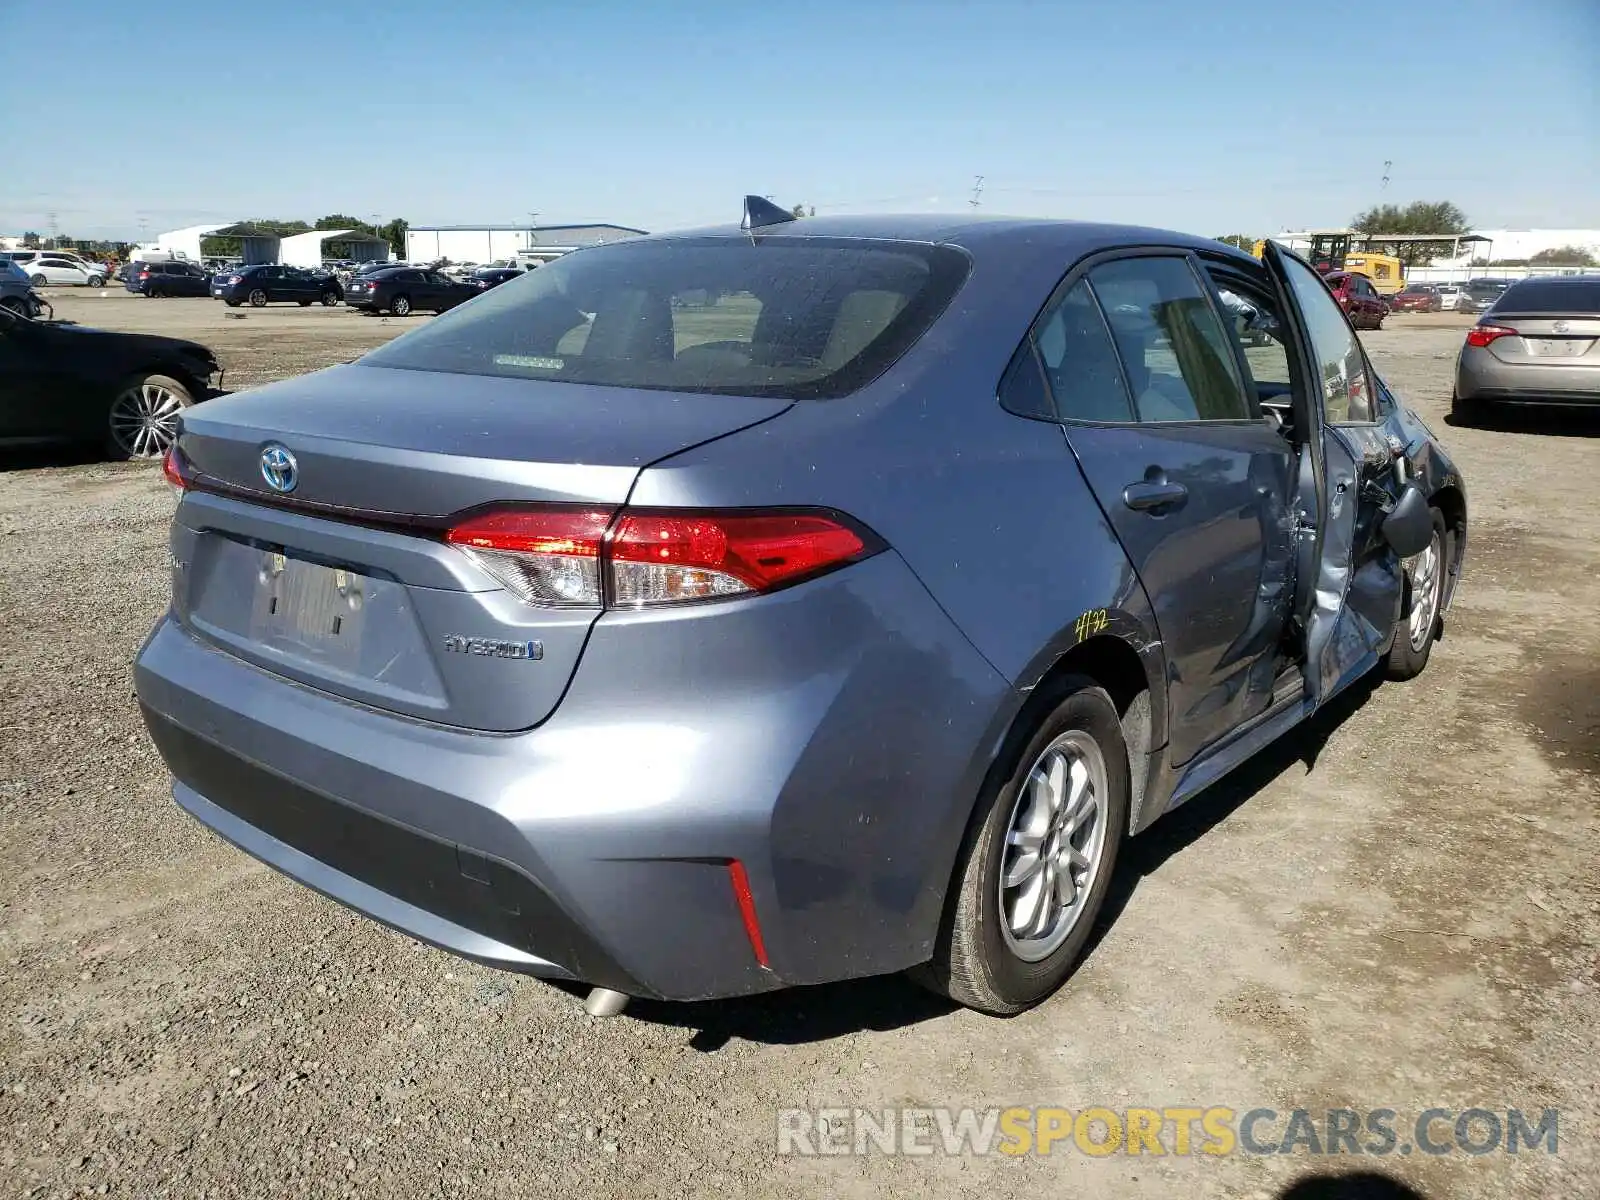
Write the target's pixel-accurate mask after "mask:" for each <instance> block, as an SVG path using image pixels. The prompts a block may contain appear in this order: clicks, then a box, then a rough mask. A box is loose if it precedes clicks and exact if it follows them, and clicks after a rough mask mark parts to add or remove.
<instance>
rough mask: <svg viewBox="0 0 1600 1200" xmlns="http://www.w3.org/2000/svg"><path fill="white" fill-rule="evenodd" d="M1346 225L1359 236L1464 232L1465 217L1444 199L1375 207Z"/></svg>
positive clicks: (1357, 215) (1465, 215)
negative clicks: (1359, 232) (1362, 234)
mask: <svg viewBox="0 0 1600 1200" xmlns="http://www.w3.org/2000/svg"><path fill="white" fill-rule="evenodd" d="M1350 224H1351V225H1352V226H1353V227H1354V228H1356V229H1359V230H1360V231H1361V232H1362V233H1466V232H1467V231H1468V225H1467V214H1466V213H1464V212H1462V211H1461V210H1460V209H1459V208H1457V207H1456V206H1455V205H1454V204H1452V203H1451V202H1450V201H1448V200H1413V201H1412V202H1411V203H1410V204H1408V205H1406V206H1405V207H1404V208H1401V207H1400V206H1399V205H1398V204H1379V205H1376V206H1375V207H1373V208H1369V209H1367V211H1366V212H1363V213H1357V214H1356V218H1355V220H1353V221H1351V222H1350Z"/></svg>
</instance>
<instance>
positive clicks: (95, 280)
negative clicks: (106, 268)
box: [89, 275, 106, 288]
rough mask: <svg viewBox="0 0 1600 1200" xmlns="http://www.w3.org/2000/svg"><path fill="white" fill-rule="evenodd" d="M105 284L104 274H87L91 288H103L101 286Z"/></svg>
mask: <svg viewBox="0 0 1600 1200" xmlns="http://www.w3.org/2000/svg"><path fill="white" fill-rule="evenodd" d="M105 285H106V280H105V276H104V275H91V276H89V286H90V287H92V288H103V287H105Z"/></svg>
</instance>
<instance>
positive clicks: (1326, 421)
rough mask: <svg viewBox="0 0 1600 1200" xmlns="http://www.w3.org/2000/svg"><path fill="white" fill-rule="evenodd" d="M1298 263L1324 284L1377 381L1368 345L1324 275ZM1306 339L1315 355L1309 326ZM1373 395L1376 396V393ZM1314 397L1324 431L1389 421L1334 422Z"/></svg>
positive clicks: (1375, 406)
mask: <svg viewBox="0 0 1600 1200" xmlns="http://www.w3.org/2000/svg"><path fill="white" fill-rule="evenodd" d="M1297 261H1299V262H1300V263H1301V264H1302V265H1304V266H1305V267H1306V268H1307V269H1308V270H1309V271H1310V272H1311V273H1312V274H1313V275H1315V276H1316V277H1317V280H1318V282H1319V283H1321V284H1322V287H1323V290H1324V291H1326V292H1327V293H1328V299H1329V300H1332V301H1333V306H1334V307H1335V308H1337V309H1338V310H1339V315H1340V316H1341V317H1343V318H1344V323H1345V325H1346V326H1347V327H1348V328H1349V330H1350V336H1351V337H1352V338H1354V339H1355V343H1356V350H1357V351H1359V352H1360V354H1361V362H1362V365H1363V366H1365V367H1366V369H1367V378H1368V379H1376V378H1377V373H1376V372H1375V371H1374V370H1373V369H1372V359H1371V358H1369V357H1368V356H1367V345H1366V343H1365V342H1363V341H1362V340H1361V335H1360V334H1359V333H1357V332H1356V327H1355V326H1354V325H1352V324H1350V314H1349V313H1347V312H1345V311H1344V306H1343V305H1341V304H1340V303H1339V301H1338V298H1337V297H1336V296H1335V295H1334V292H1333V289H1332V288H1330V287H1329V286H1328V281H1327V279H1325V278H1323V277H1322V275H1320V274H1319V273H1318V271H1317V269H1316V268H1315V267H1313V266H1311V264H1310V263H1307V262H1305V260H1304V259H1298V260H1297ZM1301 315H1302V319H1304V314H1301ZM1305 337H1306V341H1307V343H1308V344H1309V345H1310V348H1311V351H1312V353H1313V354H1315V353H1316V349H1317V345H1316V339H1315V338H1313V337H1312V336H1311V329H1310V326H1309V325H1307V327H1306V330H1305ZM1311 374H1312V377H1313V378H1315V377H1316V375H1317V371H1316V370H1313V371H1312V372H1311ZM1373 394H1374V396H1376V392H1374V393H1373ZM1312 396H1313V398H1314V400H1315V403H1316V405H1317V407H1318V408H1319V409H1320V410H1321V414H1322V418H1321V419H1322V426H1323V428H1324V429H1371V428H1372V427H1374V426H1376V425H1382V424H1383V423H1384V421H1385V420H1386V419H1387V418H1385V417H1383V416H1381V415H1374V416H1373V418H1372V420H1370V421H1334V420H1331V419H1330V418H1329V417H1328V406H1327V403H1326V402H1325V401H1324V400H1323V399H1322V398H1321V397H1320V396H1319V395H1318V394H1317V393H1315V392H1313V393H1312ZM1379 407H1380V406H1379V405H1378V404H1376V403H1374V404H1373V410H1374V413H1375V414H1376V412H1377V410H1378V408H1379Z"/></svg>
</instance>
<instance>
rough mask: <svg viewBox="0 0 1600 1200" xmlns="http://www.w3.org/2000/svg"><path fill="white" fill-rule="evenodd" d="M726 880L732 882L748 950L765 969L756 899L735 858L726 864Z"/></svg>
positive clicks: (763, 947) (763, 944)
mask: <svg viewBox="0 0 1600 1200" xmlns="http://www.w3.org/2000/svg"><path fill="white" fill-rule="evenodd" d="M728 878H729V879H730V880H732V881H733V898H734V900H735V901H736V902H737V903H738V905H739V918H740V919H741V920H742V921H743V922H744V932H745V936H746V937H748V938H749V939H750V949H751V950H753V951H754V952H755V956H756V962H758V963H760V964H761V965H762V966H763V967H767V947H766V943H765V942H763V941H762V940H761V923H760V922H759V921H757V920H756V898H755V897H754V896H753V895H751V894H750V876H749V875H747V874H745V869H744V864H743V863H742V862H740V861H739V860H738V859H737V858H735V859H730V860H729V862H728ZM768 969H770V968H768Z"/></svg>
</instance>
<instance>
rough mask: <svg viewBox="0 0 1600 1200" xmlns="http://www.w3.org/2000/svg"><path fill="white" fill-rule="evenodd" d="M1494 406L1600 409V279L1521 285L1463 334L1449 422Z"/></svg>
mask: <svg viewBox="0 0 1600 1200" xmlns="http://www.w3.org/2000/svg"><path fill="white" fill-rule="evenodd" d="M1493 404H1562V405H1597V406H1600V276H1572V277H1562V278H1550V279H1524V280H1522V281H1520V282H1518V283H1515V284H1512V285H1511V287H1509V288H1507V289H1506V290H1505V292H1504V293H1503V294H1502V295H1501V296H1500V298H1499V299H1498V300H1496V301H1495V303H1494V307H1492V308H1491V309H1490V310H1489V311H1488V312H1486V313H1484V314H1483V316H1481V317H1479V318H1478V323H1477V324H1476V325H1474V326H1473V327H1472V328H1471V329H1469V330H1468V331H1467V340H1466V343H1465V344H1464V345H1463V346H1462V347H1461V354H1460V357H1458V358H1457V359H1456V388H1455V395H1454V396H1453V397H1452V398H1451V402H1450V412H1451V416H1452V417H1454V418H1455V420H1456V421H1458V422H1462V423H1467V422H1470V421H1471V420H1472V419H1473V418H1474V417H1481V416H1483V415H1484V413H1485V411H1486V410H1487V409H1488V408H1489V407H1490V406H1491V405H1493Z"/></svg>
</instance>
